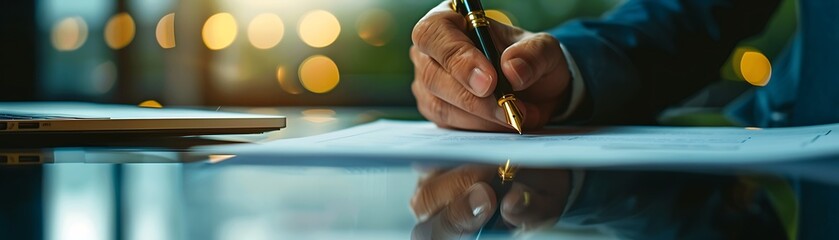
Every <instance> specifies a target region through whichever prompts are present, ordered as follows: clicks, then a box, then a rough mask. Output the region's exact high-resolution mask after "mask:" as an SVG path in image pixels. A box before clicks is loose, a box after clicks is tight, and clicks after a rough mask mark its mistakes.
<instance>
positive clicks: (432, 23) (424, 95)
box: [411, 1, 571, 131]
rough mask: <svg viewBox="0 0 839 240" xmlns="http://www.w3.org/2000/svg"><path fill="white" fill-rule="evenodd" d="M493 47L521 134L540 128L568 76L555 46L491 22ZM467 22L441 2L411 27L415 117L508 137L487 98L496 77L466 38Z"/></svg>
mask: <svg viewBox="0 0 839 240" xmlns="http://www.w3.org/2000/svg"><path fill="white" fill-rule="evenodd" d="M490 22H491V28H492V31H493V33H492V34H493V40H494V41H495V44H496V45H497V46H498V47H499V48H502V49H501V50H503V53H502V54H501V68H502V69H501V70H502V71H503V73H504V76H506V77H507V79H508V80H509V81H510V85H512V87H513V90H514V91H516V97H517V98H518V99H519V101H517V104H518V107H519V109H521V111H522V114H523V115H524V116H523V118H524V121H523V123H522V125H523V128H524V129H536V128H540V127H542V126H544V125H545V124H546V123H547V122H548V120H550V118H551V116H552V115H553V112H554V110H555V109H556V108H557V107H558V106H559V104H563V103H561V101H562V99H564V98H563V96H564V95H563V93H564V92H565V91H564V90H565V89H566V88H567V87H568V83H569V79H570V78H571V77H570V74H569V72H568V66H567V64H566V61H565V57H564V56H563V54H562V49H561V48H560V46H559V42H558V41H557V40H556V39H555V38H554V37H553V36H551V35H549V34H546V33H530V32H526V31H524V30H522V29H519V28H515V27H512V26H508V25H505V24H502V23H498V22H496V21H490ZM466 30H467V22H466V20H465V19H464V17H463V16H461V15H459V14H457V13H455V12H454V11H452V10H451V8H450V7H449V1H445V2H443V3H442V4H440V5H438V6H437V7H435V8H434V9H432V10H431V11H430V12H429V13H428V14H427V15H425V17H423V18H422V19H420V21H419V22H418V23H417V25H416V26H415V27H414V30H413V33H412V39H413V42H414V46H412V47H411V60H412V61H413V63H414V71H415V76H414V82H413V84H412V85H411V89H412V91H413V93H414V97H416V99H417V105H418V108H419V111H420V113H422V115H423V116H425V117H426V118H427V119H429V120H431V121H432V122H434V123H436V124H437V125H438V126H440V127H445V128H457V129H467V130H478V131H510V130H511V128H510V127H509V125H508V124H507V123H506V119H505V117H504V114H503V112H502V110H501V108H499V107H498V105H497V103H496V99H495V98H494V97H493V96H492V93H493V89H495V85H496V83H497V79H498V76H497V75H496V70H495V69H494V68H493V67H492V64H490V62H489V61H488V60H487V59H486V57H485V56H484V55H483V54H482V53H481V52H480V51H479V50H478V49H477V48H475V46H474V44H473V43H472V41H471V40H470V39H469V37H468V36H467V35H466V33H465V31H466Z"/></svg>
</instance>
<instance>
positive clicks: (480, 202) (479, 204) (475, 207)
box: [469, 185, 490, 217]
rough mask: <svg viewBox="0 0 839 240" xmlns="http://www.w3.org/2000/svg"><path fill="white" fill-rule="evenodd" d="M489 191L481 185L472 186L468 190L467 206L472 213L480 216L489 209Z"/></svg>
mask: <svg viewBox="0 0 839 240" xmlns="http://www.w3.org/2000/svg"><path fill="white" fill-rule="evenodd" d="M489 204H490V200H489V193H487V192H486V189H484V188H482V187H478V186H477V185H476V186H473V187H472V189H471V190H470V192H469V207H470V208H472V215H473V216H475V217H478V216H481V215H483V214H484V213H486V212H487V209H489Z"/></svg>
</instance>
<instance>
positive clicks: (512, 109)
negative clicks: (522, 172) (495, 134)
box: [451, 0, 522, 134]
mask: <svg viewBox="0 0 839 240" xmlns="http://www.w3.org/2000/svg"><path fill="white" fill-rule="evenodd" d="M451 7H452V10H454V11H455V12H457V13H459V14H460V15H463V17H465V18H466V21H467V25H468V27H467V28H469V30H468V31H467V34H468V35H469V37H470V38H471V39H472V42H473V43H474V44H475V47H477V48H478V49H479V50H481V52H482V53H483V54H484V56H486V57H487V59H488V60H489V62H490V63H492V66H493V67H494V68H495V73H496V76H498V81H497V83H496V86H495V91H494V92H493V94H494V96H495V98H497V103H498V106H499V107H501V109H503V110H504V116H505V117H506V119H507V124H509V125H510V126H511V127H513V128H514V129H516V131H518V133H519V134H521V120H522V119H521V112H520V111H519V108H518V107H517V106H516V96H515V95H514V94H513V87H512V86H510V82H509V81H508V80H507V78H506V77H504V72H502V71H501V54H499V53H498V49H497V48H495V43H493V41H492V37H491V36H492V34H491V31H490V24H489V18H487V16H486V13H484V8H483V6H481V1H480V0H452V3H451Z"/></svg>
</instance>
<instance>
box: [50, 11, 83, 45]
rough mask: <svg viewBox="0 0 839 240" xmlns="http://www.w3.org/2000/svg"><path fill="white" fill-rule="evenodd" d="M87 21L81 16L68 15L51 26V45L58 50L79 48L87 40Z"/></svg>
mask: <svg viewBox="0 0 839 240" xmlns="http://www.w3.org/2000/svg"><path fill="white" fill-rule="evenodd" d="M87 34H88V33H87V23H86V22H85V21H84V19H82V18H81V17H68V18H65V19H63V20H61V21H60V22H58V23H57V24H55V26H53V27H52V46H53V47H55V49H57V50H58V51H73V50H76V49H79V48H80V47H82V45H84V43H85V41H87Z"/></svg>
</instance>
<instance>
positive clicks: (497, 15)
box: [484, 10, 513, 26]
mask: <svg viewBox="0 0 839 240" xmlns="http://www.w3.org/2000/svg"><path fill="white" fill-rule="evenodd" d="M484 13H485V14H486V15H487V17H489V18H492V19H493V20H495V21H498V22H500V23H503V24H507V25H510V26H513V20H511V19H510V17H509V15H508V14H506V13H504V12H502V11H498V10H486V11H484Z"/></svg>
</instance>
